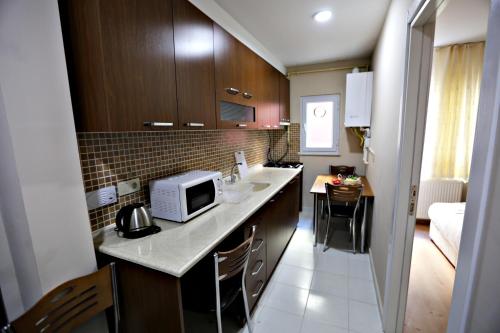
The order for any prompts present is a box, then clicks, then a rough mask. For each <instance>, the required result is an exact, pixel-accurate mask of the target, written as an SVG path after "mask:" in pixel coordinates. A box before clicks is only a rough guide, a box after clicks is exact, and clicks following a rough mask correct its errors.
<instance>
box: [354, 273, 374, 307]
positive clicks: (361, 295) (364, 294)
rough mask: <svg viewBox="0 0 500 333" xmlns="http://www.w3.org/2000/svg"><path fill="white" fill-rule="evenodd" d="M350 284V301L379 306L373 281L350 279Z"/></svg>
mask: <svg viewBox="0 0 500 333" xmlns="http://www.w3.org/2000/svg"><path fill="white" fill-rule="evenodd" d="M348 283H349V299H351V300H355V301H360V302H365V303H370V304H377V297H376V295H375V287H374V285H373V281H370V280H365V279H359V278H349V282H348Z"/></svg>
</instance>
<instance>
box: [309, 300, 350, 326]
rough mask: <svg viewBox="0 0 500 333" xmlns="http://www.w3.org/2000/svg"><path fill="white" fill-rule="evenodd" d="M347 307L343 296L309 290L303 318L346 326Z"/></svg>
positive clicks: (347, 304)
mask: <svg viewBox="0 0 500 333" xmlns="http://www.w3.org/2000/svg"><path fill="white" fill-rule="evenodd" d="M348 309H349V303H348V300H347V299H345V298H341V297H336V296H333V295H331V294H326V293H318V292H315V291H311V293H310V295H309V299H308V300H307V307H306V312H305V315H304V320H309V321H314V322H319V323H323V324H331V325H335V326H338V327H342V328H348Z"/></svg>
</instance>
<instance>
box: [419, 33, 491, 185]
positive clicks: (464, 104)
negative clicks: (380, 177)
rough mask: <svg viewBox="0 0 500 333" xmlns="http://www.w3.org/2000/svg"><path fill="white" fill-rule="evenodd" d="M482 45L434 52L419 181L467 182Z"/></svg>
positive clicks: (475, 44) (452, 46) (444, 48)
mask: <svg viewBox="0 0 500 333" xmlns="http://www.w3.org/2000/svg"><path fill="white" fill-rule="evenodd" d="M483 54H484V42H479V43H467V44H459V45H450V46H444V47H439V48H435V49H434V58H433V66H432V75H431V86H430V93H429V106H428V109H427V123H426V132H425V143H424V155H423V159H422V174H421V178H422V180H427V179H434V178H454V179H463V180H468V178H469V169H470V162H471V155H472V145H473V142H474V131H475V127H476V115H477V107H478V101H479V87H480V83H481V76H482V70H483Z"/></svg>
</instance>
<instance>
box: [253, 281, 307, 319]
mask: <svg viewBox="0 0 500 333" xmlns="http://www.w3.org/2000/svg"><path fill="white" fill-rule="evenodd" d="M308 295H309V290H308V289H302V288H297V287H292V286H288V285H286V284H281V283H279V282H276V283H275V284H274V286H273V289H272V290H271V292H270V293H269V296H268V297H266V299H265V302H263V304H264V305H265V306H268V307H272V308H274V309H277V310H281V311H286V312H289V313H292V314H296V315H300V316H302V315H303V314H304V310H305V307H306V304H307V297H308Z"/></svg>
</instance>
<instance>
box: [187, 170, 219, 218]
mask: <svg viewBox="0 0 500 333" xmlns="http://www.w3.org/2000/svg"><path fill="white" fill-rule="evenodd" d="M185 194H186V195H185V198H186V206H185V207H186V210H185V212H186V216H185V218H186V219H188V218H190V217H193V216H196V215H198V214H200V213H202V212H203V211H205V210H206V209H208V208H209V207H210V206H211V205H212V204H213V203H214V202H215V184H214V181H213V180H212V179H210V180H207V181H205V182H202V183H199V184H196V185H193V186H190V187H186V189H185Z"/></svg>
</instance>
